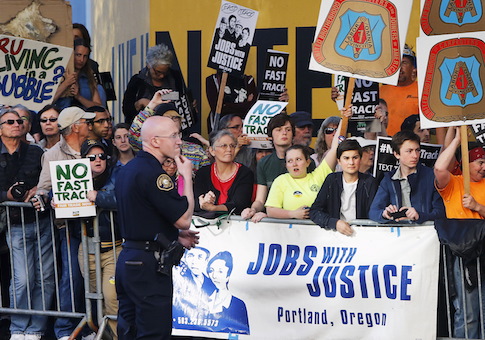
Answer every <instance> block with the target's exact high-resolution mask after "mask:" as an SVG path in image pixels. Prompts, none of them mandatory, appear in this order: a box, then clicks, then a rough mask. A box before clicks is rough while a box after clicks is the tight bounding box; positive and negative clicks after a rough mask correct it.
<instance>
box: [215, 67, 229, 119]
mask: <svg viewBox="0 0 485 340" xmlns="http://www.w3.org/2000/svg"><path fill="white" fill-rule="evenodd" d="M227 75H228V73H227V72H222V77H221V83H220V84H219V96H218V97H217V105H216V114H218V115H220V114H221V111H222V104H223V103H224V89H225V88H226V83H227Z"/></svg>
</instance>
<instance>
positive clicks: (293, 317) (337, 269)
mask: <svg viewBox="0 0 485 340" xmlns="http://www.w3.org/2000/svg"><path fill="white" fill-rule="evenodd" d="M353 228H354V231H355V232H354V235H353V236H352V237H347V236H345V235H342V234H340V233H338V232H335V231H332V230H325V229H322V228H320V227H318V226H315V225H303V224H298V221H295V224H292V225H288V224H286V223H270V222H264V221H262V222H260V223H259V224H257V225H256V224H254V223H252V222H250V221H236V220H232V219H231V220H227V221H224V222H223V224H222V225H220V226H216V225H210V226H207V227H203V228H198V229H197V230H198V231H200V243H199V244H198V245H197V247H195V248H194V249H191V250H187V251H186V252H185V255H184V257H183V258H182V262H181V265H180V266H179V267H176V268H174V273H173V277H174V289H173V301H174V303H173V334H174V335H180V336H196V337H197V336H199V337H209V338H220V339H222V338H225V339H228V338H229V339H231V338H237V337H239V338H240V339H243V338H246V337H247V338H249V337H251V338H254V339H315V340H319V339H322V340H324V339H344V338H345V339H393V340H408V339H433V338H436V314H437V313H436V308H437V296H438V294H437V289H438V284H437V283H438V268H439V267H438V266H439V241H438V237H437V234H436V230H435V229H434V226H432V225H427V226H419V227H413V228H406V227H403V228H369V227H357V226H353ZM376 244H379V245H380V247H379V251H375V247H376ZM409 247H412V249H413V251H412V252H411V253H410V252H409V249H410V248H409ZM423 319H425V320H426V322H421V321H420V320H423ZM358 320H360V321H358ZM228 333H231V334H230V335H228ZM245 334H247V335H249V336H245ZM342 335H344V336H342Z"/></svg>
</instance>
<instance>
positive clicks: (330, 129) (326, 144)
mask: <svg viewBox="0 0 485 340" xmlns="http://www.w3.org/2000/svg"><path fill="white" fill-rule="evenodd" d="M340 120H341V118H340V117H337V116H331V117H328V118H326V119H325V120H324V121H323V123H322V125H321V126H320V129H319V130H318V134H317V141H316V142H315V153H314V154H313V155H312V156H311V157H312V159H313V160H314V161H315V165H317V166H318V165H319V164H320V162H321V161H322V159H324V158H325V156H326V155H327V152H328V150H330V148H331V147H332V140H333V137H334V136H335V131H336V130H337V126H338V125H339V123H340Z"/></svg>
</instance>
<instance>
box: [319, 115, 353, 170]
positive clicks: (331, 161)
mask: <svg viewBox="0 0 485 340" xmlns="http://www.w3.org/2000/svg"><path fill="white" fill-rule="evenodd" d="M342 116H344V117H348V118H350V117H352V105H349V107H348V108H347V109H343V110H342ZM341 129H342V120H340V123H339V124H338V127H337V131H336V132H335V135H334V136H333V139H332V147H331V148H330V150H328V152H327V155H326V156H325V158H324V160H325V162H327V164H328V166H329V167H330V169H332V171H335V167H336V166H337V147H338V139H339V137H340V135H341ZM322 163H323V162H322Z"/></svg>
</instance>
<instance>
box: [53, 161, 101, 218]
mask: <svg viewBox="0 0 485 340" xmlns="http://www.w3.org/2000/svg"><path fill="white" fill-rule="evenodd" d="M49 167H50V171H51V181H52V195H53V196H52V197H53V200H54V203H55V204H56V207H55V212H56V218H74V217H90V216H96V206H95V205H94V203H93V202H91V201H90V200H89V199H88V198H87V193H88V191H90V190H93V177H92V175H91V164H90V162H89V159H87V158H82V159H71V160H66V161H51V162H49Z"/></svg>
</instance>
